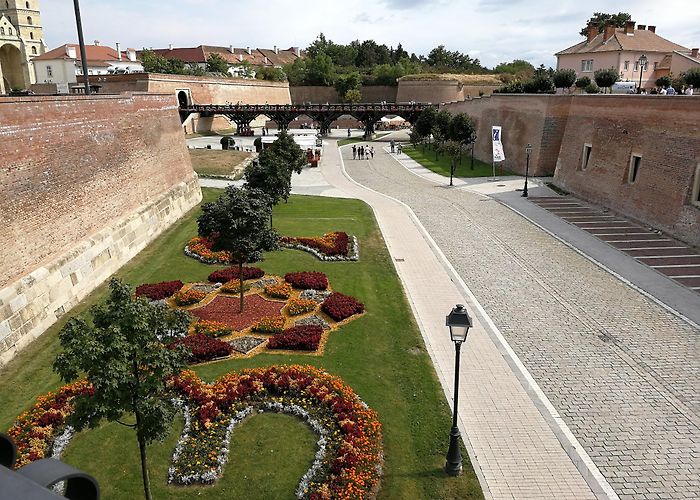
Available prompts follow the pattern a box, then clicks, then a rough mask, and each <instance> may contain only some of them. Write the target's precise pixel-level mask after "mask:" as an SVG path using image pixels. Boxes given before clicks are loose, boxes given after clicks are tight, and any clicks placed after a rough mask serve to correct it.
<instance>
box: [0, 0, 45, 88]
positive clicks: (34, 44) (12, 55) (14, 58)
mask: <svg viewBox="0 0 700 500" xmlns="http://www.w3.org/2000/svg"><path fill="white" fill-rule="evenodd" d="M44 52H46V44H45V43H44V30H43V29H42V27H41V13H40V12H39V1H38V0H28V1H24V0H22V1H19V0H0V94H3V93H7V92H10V91H11V90H13V89H15V90H19V89H28V88H29V86H30V85H31V84H32V83H34V70H33V69H32V59H33V58H34V57H36V56H39V55H41V54H43V53H44Z"/></svg>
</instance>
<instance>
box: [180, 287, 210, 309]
mask: <svg viewBox="0 0 700 500" xmlns="http://www.w3.org/2000/svg"><path fill="white" fill-rule="evenodd" d="M206 296H207V294H206V293H204V292H201V291H199V290H196V289H194V288H190V289H189V290H180V291H179V292H177V293H176V294H175V295H174V296H173V300H174V301H175V303H176V304H177V305H178V306H191V305H192V304H196V303H197V302H201V301H202V299H204V297H206Z"/></svg>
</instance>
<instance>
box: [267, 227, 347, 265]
mask: <svg viewBox="0 0 700 500" xmlns="http://www.w3.org/2000/svg"><path fill="white" fill-rule="evenodd" d="M279 241H280V245H281V246H283V247H286V248H294V249H297V250H303V251H305V252H309V253H311V254H313V255H315V256H316V257H317V258H318V259H320V260H325V261H337V260H351V261H356V260H359V258H360V245H359V244H358V242H357V238H356V237H355V236H348V235H347V233H343V232H341V231H335V232H332V233H326V234H324V235H323V236H321V237H311V238H308V237H292V236H282V237H281V238H280V240H279Z"/></svg>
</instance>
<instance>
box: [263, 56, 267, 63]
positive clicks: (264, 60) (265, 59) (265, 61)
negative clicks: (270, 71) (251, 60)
mask: <svg viewBox="0 0 700 500" xmlns="http://www.w3.org/2000/svg"><path fill="white" fill-rule="evenodd" d="M263 64H267V56H265V57H264V58H263Z"/></svg>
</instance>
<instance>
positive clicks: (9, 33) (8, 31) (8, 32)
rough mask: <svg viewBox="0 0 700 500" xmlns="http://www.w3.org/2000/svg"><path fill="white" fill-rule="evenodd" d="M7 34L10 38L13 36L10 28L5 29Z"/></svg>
mask: <svg viewBox="0 0 700 500" xmlns="http://www.w3.org/2000/svg"><path fill="white" fill-rule="evenodd" d="M7 34H8V35H10V36H12V35H13V33H12V28H7Z"/></svg>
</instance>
